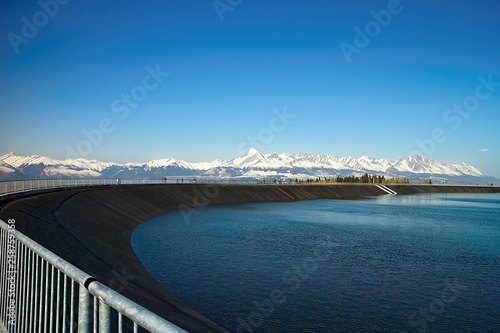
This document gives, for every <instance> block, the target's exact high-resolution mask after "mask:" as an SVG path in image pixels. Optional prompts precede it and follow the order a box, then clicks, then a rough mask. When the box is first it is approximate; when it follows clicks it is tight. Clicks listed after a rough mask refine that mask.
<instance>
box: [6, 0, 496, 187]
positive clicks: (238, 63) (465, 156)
mask: <svg viewBox="0 0 500 333" xmlns="http://www.w3.org/2000/svg"><path fill="white" fill-rule="evenodd" d="M60 1H61V3H59V2H57V1H56V0H42V1H41V3H46V4H47V5H44V6H41V5H40V3H37V2H35V1H4V2H2V3H1V4H0V31H1V32H2V38H1V40H0V59H2V61H1V62H0V89H1V91H2V93H1V96H2V98H1V107H0V110H1V111H0V112H1V127H2V132H1V134H0V139H1V140H0V154H2V153H6V152H9V151H14V152H15V153H17V154H26V155H28V154H39V155H47V156H50V157H54V158H66V157H68V156H76V155H78V156H79V157H84V158H89V159H98V160H103V161H116V162H126V161H148V160H152V159H157V158H165V157H174V158H178V159H184V160H187V161H190V162H196V161H211V160H213V159H216V158H219V159H230V158H233V157H236V156H238V155H241V151H242V150H244V149H246V148H248V147H249V146H250V145H251V144H250V142H251V141H252V139H249V137H254V139H253V141H254V143H256V145H257V147H256V148H259V149H260V150H261V151H262V152H271V151H274V152H291V153H295V152H309V153H320V154H336V155H340V156H347V155H349V156H355V157H358V156H361V155H369V156H372V157H380V158H389V159H396V158H399V157H402V156H407V155H410V154H414V153H422V154H425V155H428V156H429V157H430V158H433V159H436V160H440V161H443V162H447V163H458V162H462V161H464V162H467V163H470V164H472V165H474V166H477V167H478V168H480V169H481V170H483V171H484V172H486V173H487V174H489V175H493V176H496V177H498V178H500V168H499V165H500V134H499V129H500V128H499V127H500V1H496V0H484V1H465V0H464V1H439V2H438V1H431V0H429V1H424V0H419V1H415V0H414V1H409V0H401V1H399V2H398V1H395V0H391V1H347V0H346V1H326V0H317V1H291V0H287V1H285V0H277V1H263V0H252V1H250V0H242V1H236V0H233V1H231V2H230V1H228V0H220V1H218V2H214V1H212V0H204V1H199V0H176V1H172V0H162V1H127V2H123V1H121V2H118V1H92V0H90V1H74V0H73V1H69V0H64V1H63V0H60ZM214 3H215V4H216V5H217V6H215V5H214ZM230 3H232V4H233V5H230ZM55 4H57V5H55ZM44 7H45V9H44ZM47 13H48V14H47ZM374 13H375V14H374ZM377 17H378V21H377ZM26 22H27V23H26ZM30 25H31V27H30ZM30 28H34V29H36V31H34V30H33V29H31V30H30ZM360 31H361V33H359V32H360ZM346 50H347V51H346ZM353 50H355V51H353ZM154 72H156V74H152V73H154ZM167 73H168V75H167ZM488 82H489V83H488ZM127 96H128V97H127ZM464 104H465V105H464ZM455 105H458V106H456V107H455ZM461 105H462V106H463V107H462V111H461V113H460V112H459V110H460V107H461ZM464 107H465V109H464ZM467 110H469V111H467ZM277 114H281V115H282V117H281V118H280V117H278V116H277ZM283 114H288V116H285V118H284V119H282V118H283ZM85 133H86V134H87V135H85ZM254 145H255V144H254ZM481 150H482V151H481Z"/></svg>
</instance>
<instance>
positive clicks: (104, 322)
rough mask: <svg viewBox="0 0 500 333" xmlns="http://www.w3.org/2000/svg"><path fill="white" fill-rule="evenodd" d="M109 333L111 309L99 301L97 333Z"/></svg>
mask: <svg viewBox="0 0 500 333" xmlns="http://www.w3.org/2000/svg"><path fill="white" fill-rule="evenodd" d="M110 332H111V308H110V307H109V306H108V305H106V304H104V303H103V302H101V301H99V333H110Z"/></svg>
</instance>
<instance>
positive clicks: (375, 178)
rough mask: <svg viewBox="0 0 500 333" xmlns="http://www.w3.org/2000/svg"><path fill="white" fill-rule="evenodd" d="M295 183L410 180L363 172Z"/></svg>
mask: <svg viewBox="0 0 500 333" xmlns="http://www.w3.org/2000/svg"><path fill="white" fill-rule="evenodd" d="M295 182H297V183H304V182H305V183H366V184H409V183H410V181H409V180H408V178H406V177H397V178H385V176H372V175H369V174H367V173H365V174H364V175H363V176H361V177H357V176H345V177H340V176H337V177H324V178H321V177H318V178H313V179H306V180H298V179H296V180H295Z"/></svg>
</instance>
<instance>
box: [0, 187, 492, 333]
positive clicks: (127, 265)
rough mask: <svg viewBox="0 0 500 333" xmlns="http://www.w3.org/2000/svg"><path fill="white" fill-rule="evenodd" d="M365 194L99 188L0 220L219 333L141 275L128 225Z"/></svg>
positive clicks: (183, 321)
mask: <svg viewBox="0 0 500 333" xmlns="http://www.w3.org/2000/svg"><path fill="white" fill-rule="evenodd" d="M386 186H387V187H388V188H389V189H391V190H392V191H395V192H396V193H398V195H400V194H415V193H442V192H446V193H452V192H458V193H492V192H500V188H498V187H476V186H470V187H469V186H433V185H425V186H416V185H415V186H414V185H386ZM373 195H387V193H386V191H384V190H382V189H380V188H379V187H376V186H374V185H170V184H169V185H132V186H128V185H119V186H102V187H92V188H78V189H70V190H62V191H54V192H48V193H41V194H36V195H24V196H22V197H20V198H16V199H11V200H10V201H9V200H2V201H0V219H2V220H4V221H7V220H8V219H15V220H16V228H17V229H18V230H19V231H21V232H22V233H24V234H26V235H27V236H28V237H30V238H31V239H33V240H35V241H36V242H38V243H40V244H41V245H43V246H45V247H46V248H48V249H49V250H51V251H52V252H54V253H56V254H57V255H59V256H61V257H62V258H64V259H65V260H67V261H69V262H71V263H72V264H74V265H76V266H77V267H78V268H80V269H82V270H83V271H85V272H87V273H89V274H90V275H92V276H94V277H95V278H96V279H97V280H99V281H100V282H102V283H104V284H106V285H108V286H109V287H111V288H113V289H115V290H116V291H118V292H120V293H122V294H123V295H125V296H126V297H128V298H130V299H131V300H133V301H135V302H137V303H139V304H141V305H142V306H144V307H146V308H148V309H149V310H151V311H153V312H155V313H157V314H158V315H160V316H162V317H164V318H165V319H167V320H169V321H171V322H172V323H174V324H176V325H178V326H180V327H182V328H184V329H186V330H188V331H190V332H223V331H224V330H223V329H222V328H221V327H219V326H218V325H216V324H215V323H213V322H211V321H210V320H208V319H207V318H205V317H203V316H202V315H200V314H199V313H197V312H195V311H193V310H192V309H190V308H188V307H187V306H185V305H184V304H182V303H181V302H180V301H178V300H177V299H176V298H175V297H173V296H172V295H171V294H169V293H168V292H167V291H165V290H164V289H162V287H161V286H160V285H159V284H158V283H157V282H156V281H155V280H154V279H153V278H151V277H150V276H149V274H148V273H147V272H146V270H145V269H144V267H143V266H142V264H141V263H140V261H139V260H138V259H137V257H136V256H135V254H134V251H133V249H132V247H131V244H130V236H131V234H132V232H133V230H134V229H135V227H137V226H138V225H139V224H141V223H142V222H144V221H147V220H149V219H150V218H152V217H154V216H156V215H159V214H162V213H164V212H167V211H171V210H175V209H183V210H184V212H185V216H186V218H187V219H189V216H190V214H192V213H198V212H200V213H201V212H202V210H200V207H203V206H206V205H215V204H230V203H243V202H285V201H296V200H311V199H355V198H359V197H362V196H373ZM192 207H198V208H192ZM187 227H189V225H187ZM167 255H168V254H167ZM228 315H229V314H228Z"/></svg>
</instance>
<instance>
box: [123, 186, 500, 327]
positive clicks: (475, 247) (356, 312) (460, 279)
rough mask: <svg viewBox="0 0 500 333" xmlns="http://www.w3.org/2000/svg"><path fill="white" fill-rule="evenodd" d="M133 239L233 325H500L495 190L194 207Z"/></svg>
mask: <svg viewBox="0 0 500 333" xmlns="http://www.w3.org/2000/svg"><path fill="white" fill-rule="evenodd" d="M131 243H132V246H133V248H134V251H135V252H136V255H137V256H138V258H139V259H140V260H141V262H142V263H143V265H144V266H145V267H146V269H147V270H148V272H149V273H150V274H151V276H153V277H154V278H155V279H156V280H157V281H159V283H160V284H161V285H162V286H163V287H164V288H165V289H166V290H167V291H169V292H170V293H172V294H173V295H175V296H176V297H177V298H178V299H180V300H181V301H182V302H184V303H185V304H187V305H189V306H190V307H192V308H193V309H195V310H197V311H198V312H200V313H202V314H203V315H205V316H206V317H208V318H210V319H211V320H212V321H214V322H216V323H218V324H219V325H221V326H222V327H224V328H226V329H228V330H229V331H232V332H498V331H499V328H500V194H432V195H411V196H402V195H395V196H390V195H387V196H380V197H374V198H365V199H362V200H355V201H354V200H314V201H302V202H291V203H248V204H236V205H224V206H213V207H202V208H200V209H196V210H193V211H190V212H186V211H183V212H182V211H173V212H169V213H166V214H163V215H160V216H157V217H156V218H153V219H152V220H150V221H147V222H146V223H143V224H142V225H140V226H139V227H137V228H136V230H135V231H134V233H133V235H132V239H131Z"/></svg>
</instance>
